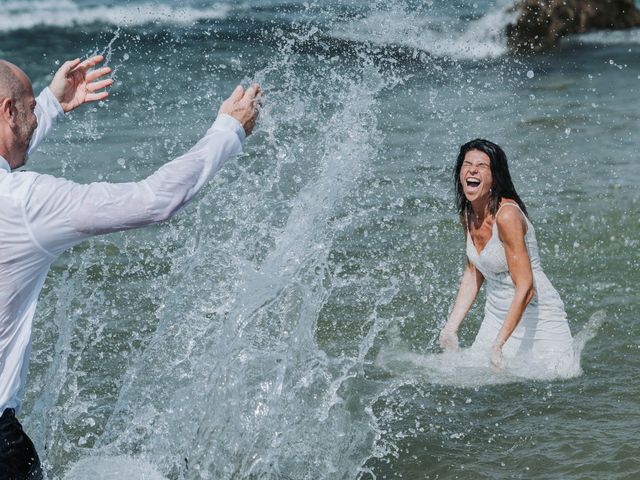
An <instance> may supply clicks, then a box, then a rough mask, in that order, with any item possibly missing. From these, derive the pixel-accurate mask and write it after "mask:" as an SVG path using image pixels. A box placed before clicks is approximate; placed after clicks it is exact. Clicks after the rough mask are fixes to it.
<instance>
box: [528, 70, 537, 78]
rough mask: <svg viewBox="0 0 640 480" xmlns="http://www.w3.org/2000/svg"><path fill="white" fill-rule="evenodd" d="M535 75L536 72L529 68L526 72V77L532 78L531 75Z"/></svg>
mask: <svg viewBox="0 0 640 480" xmlns="http://www.w3.org/2000/svg"><path fill="white" fill-rule="evenodd" d="M535 75H536V74H535V73H533V70H529V71H528V72H527V78H533V77H535Z"/></svg>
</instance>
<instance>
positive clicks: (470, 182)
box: [465, 177, 481, 192]
mask: <svg viewBox="0 0 640 480" xmlns="http://www.w3.org/2000/svg"><path fill="white" fill-rule="evenodd" d="M465 182H466V184H467V191H468V192H476V191H477V190H478V189H479V188H480V183H481V182H480V180H479V179H477V178H475V177H469V178H467V179H466V180H465Z"/></svg>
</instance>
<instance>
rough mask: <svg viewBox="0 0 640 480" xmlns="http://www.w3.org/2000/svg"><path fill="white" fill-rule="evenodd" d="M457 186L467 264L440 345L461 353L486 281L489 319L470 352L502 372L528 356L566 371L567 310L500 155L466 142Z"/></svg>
mask: <svg viewBox="0 0 640 480" xmlns="http://www.w3.org/2000/svg"><path fill="white" fill-rule="evenodd" d="M455 188H456V204H457V208H458V210H459V212H460V221H461V223H462V227H463V229H464V234H465V238H466V253H467V265H466V268H465V270H464V273H463V275H462V280H461V282H460V288H459V290H458V295H457V297H456V300H455V303H454V306H453V309H452V311H451V314H450V315H449V318H448V320H447V323H446V325H445V326H444V328H443V329H442V331H441V332H440V345H441V346H442V347H443V348H444V349H445V350H452V349H457V348H458V336H457V332H458V327H459V326H460V323H461V322H462V321H463V320H464V318H465V317H466V315H467V312H468V311H469V309H470V308H471V306H472V305H473V303H474V301H475V299H476V297H477V295H478V292H479V290H480V287H481V286H482V284H483V283H484V284H486V305H485V310H484V320H483V321H482V325H481V326H480V330H479V331H478V334H477V336H476V339H475V341H474V342H473V345H472V347H471V348H472V350H476V349H480V350H484V351H485V352H487V353H488V354H489V359H490V363H491V365H492V367H493V368H494V369H498V370H502V369H504V368H505V365H506V363H505V358H507V359H508V358H509V357H514V356H516V355H519V354H521V353H525V352H528V353H531V354H533V355H534V357H535V358H536V359H539V360H540V361H541V362H542V364H543V365H544V366H545V367H546V368H550V369H552V370H554V371H562V370H563V369H564V367H566V365H563V364H564V363H566V362H567V361H568V358H569V357H568V356H570V355H571V354H572V351H573V340H572V338H571V332H570V331H569V325H568V323H567V317H566V314H565V311H564V305H563V303H562V300H561V299H560V296H559V295H558V292H556V290H555V289H554V288H553V286H552V285H551V283H550V282H549V279H548V278H547V276H546V275H545V274H544V272H543V271H542V268H541V266H540V257H539V255H538V245H537V242H536V237H535V233H534V230H533V225H531V222H529V219H528V218H527V209H526V207H525V205H524V203H523V202H522V200H521V199H520V197H519V196H518V194H517V193H516V190H515V188H514V186H513V182H512V180H511V175H510V174H509V168H508V166H507V157H506V155H505V153H504V152H503V150H502V149H501V148H500V147H499V146H498V145H496V144H495V143H492V142H489V141H487V140H481V139H477V140H473V141H471V142H469V143H466V144H464V145H463V146H462V147H461V148H460V154H459V155H458V159H457V162H456V167H455Z"/></svg>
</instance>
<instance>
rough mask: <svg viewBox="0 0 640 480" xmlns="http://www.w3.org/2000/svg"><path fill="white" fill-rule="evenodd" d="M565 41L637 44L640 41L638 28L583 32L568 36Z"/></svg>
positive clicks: (593, 43)
mask: <svg viewBox="0 0 640 480" xmlns="http://www.w3.org/2000/svg"><path fill="white" fill-rule="evenodd" d="M567 41H568V42H571V43H584V44H590V45H637V44H639V43H640V28H635V29H632V30H615V31H608V30H607V31H598V32H590V33H583V34H581V35H575V36H573V37H570V38H569V39H567Z"/></svg>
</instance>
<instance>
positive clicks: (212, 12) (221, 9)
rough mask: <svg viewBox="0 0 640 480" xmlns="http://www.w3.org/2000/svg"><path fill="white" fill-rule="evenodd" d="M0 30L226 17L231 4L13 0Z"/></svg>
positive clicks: (0, 20)
mask: <svg viewBox="0 0 640 480" xmlns="http://www.w3.org/2000/svg"><path fill="white" fill-rule="evenodd" d="M2 10H3V12H2V16H0V32H11V31H15V30H23V29H26V30H28V29H32V28H35V27H43V26H44V27H71V26H75V25H90V24H95V23H100V24H107V25H116V26H135V25H146V24H149V23H169V24H178V25H181V24H182V25H188V24H191V23H193V22H197V21H200V20H212V19H220V18H225V17H226V16H227V14H228V13H229V11H230V10H231V6H230V5H227V4H216V5H213V6H210V7H206V8H193V7H176V6H171V5H167V4H158V3H152V2H146V3H141V4H135V5H131V4H128V5H118V6H90V7H81V6H79V5H78V4H76V3H75V2H73V0H35V1H25V0H15V1H9V2H7V3H4V4H3V6H2Z"/></svg>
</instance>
